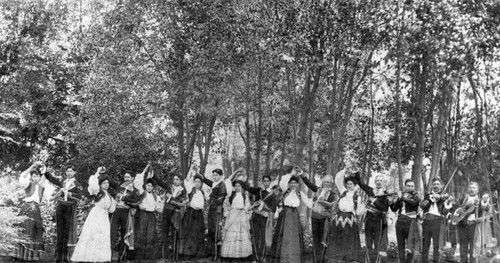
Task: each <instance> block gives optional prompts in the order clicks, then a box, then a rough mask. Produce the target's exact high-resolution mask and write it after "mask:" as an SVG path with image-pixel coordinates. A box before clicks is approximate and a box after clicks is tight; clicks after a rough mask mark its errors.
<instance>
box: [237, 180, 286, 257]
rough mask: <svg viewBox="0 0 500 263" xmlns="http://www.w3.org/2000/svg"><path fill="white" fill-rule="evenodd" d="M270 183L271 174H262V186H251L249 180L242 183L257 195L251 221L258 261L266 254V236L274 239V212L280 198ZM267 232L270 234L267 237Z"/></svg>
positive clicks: (246, 188)
mask: <svg viewBox="0 0 500 263" xmlns="http://www.w3.org/2000/svg"><path fill="white" fill-rule="evenodd" d="M270 185H271V177H270V176H269V175H264V176H262V188H261V187H251V186H250V185H249V184H248V183H247V182H245V183H243V184H242V185H241V186H242V187H243V189H245V191H247V192H249V193H251V194H253V195H254V196H255V203H254V205H253V206H252V208H253V213H252V218H251V220H250V223H251V225H252V239H253V240H252V241H253V244H254V250H255V251H254V255H255V259H256V261H257V262H262V261H263V260H264V257H265V255H266V253H265V252H266V238H268V240H269V238H270V239H272V233H273V231H272V227H273V223H272V222H273V219H274V212H276V207H277V206H278V203H279V198H278V197H277V196H276V195H275V194H274V191H273V190H272V189H271V188H270ZM269 228H271V229H269ZM266 233H267V235H270V236H267V237H266Z"/></svg>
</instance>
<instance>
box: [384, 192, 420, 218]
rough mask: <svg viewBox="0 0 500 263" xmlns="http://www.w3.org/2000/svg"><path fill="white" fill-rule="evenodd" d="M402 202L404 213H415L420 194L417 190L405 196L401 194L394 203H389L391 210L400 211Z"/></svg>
mask: <svg viewBox="0 0 500 263" xmlns="http://www.w3.org/2000/svg"><path fill="white" fill-rule="evenodd" d="M403 204H404V205H405V210H406V213H417V212H418V205H419V204H420V196H419V194H418V192H417V191H413V192H411V193H410V194H409V196H408V197H405V194H403V196H402V197H400V198H398V200H397V201H396V202H395V203H393V204H391V205H390V207H391V210H392V211H393V212H397V211H398V210H399V213H401V212H402V211H401V210H402V208H403Z"/></svg>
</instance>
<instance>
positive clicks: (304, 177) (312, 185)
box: [300, 173, 319, 193]
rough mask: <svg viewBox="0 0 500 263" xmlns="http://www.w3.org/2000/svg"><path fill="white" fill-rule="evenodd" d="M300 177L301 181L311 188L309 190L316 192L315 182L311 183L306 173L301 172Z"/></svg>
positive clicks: (317, 188)
mask: <svg viewBox="0 0 500 263" xmlns="http://www.w3.org/2000/svg"><path fill="white" fill-rule="evenodd" d="M300 178H302V181H303V182H304V184H305V185H306V186H307V188H309V189H311V191H313V192H315V193H316V192H318V190H319V187H317V186H316V185H315V184H313V183H311V181H309V179H308V178H307V174H306V173H303V174H302V176H301V177H300Z"/></svg>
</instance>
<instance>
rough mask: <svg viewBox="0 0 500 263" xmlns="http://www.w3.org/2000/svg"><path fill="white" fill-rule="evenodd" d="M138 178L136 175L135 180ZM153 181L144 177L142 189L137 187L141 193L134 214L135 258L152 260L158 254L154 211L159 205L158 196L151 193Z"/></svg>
mask: <svg viewBox="0 0 500 263" xmlns="http://www.w3.org/2000/svg"><path fill="white" fill-rule="evenodd" d="M138 178H140V176H139V175H137V176H136V178H135V180H137V179H138ZM153 189H154V183H153V180H151V179H146V181H145V183H144V190H142V188H139V192H141V191H142V193H141V201H139V209H138V210H137V213H138V215H136V218H137V221H136V225H135V236H136V238H135V248H136V255H135V259H146V260H153V259H157V258H158V257H159V255H160V253H159V252H160V251H159V248H158V240H159V239H158V233H157V230H156V222H157V220H156V215H155V212H156V210H157V209H158V207H159V204H158V201H159V200H158V197H157V196H156V194H155V193H153Z"/></svg>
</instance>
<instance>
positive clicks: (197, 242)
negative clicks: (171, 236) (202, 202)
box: [179, 188, 206, 257]
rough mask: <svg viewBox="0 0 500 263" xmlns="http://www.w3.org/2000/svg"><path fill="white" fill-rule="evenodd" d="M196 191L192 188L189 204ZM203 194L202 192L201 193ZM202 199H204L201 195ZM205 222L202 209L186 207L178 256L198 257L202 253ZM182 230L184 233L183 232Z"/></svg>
mask: <svg viewBox="0 0 500 263" xmlns="http://www.w3.org/2000/svg"><path fill="white" fill-rule="evenodd" d="M196 191H201V190H196V189H194V188H193V190H192V192H191V193H190V194H189V197H188V200H189V202H191V200H192V199H193V196H194V194H195V193H196ZM201 193H202V194H203V191H201ZM203 198H205V196H204V194H203ZM205 229H206V228H205V220H204V219H203V209H194V208H193V207H191V206H188V207H187V209H186V212H185V214H184V217H183V218H182V223H181V232H180V247H179V254H181V255H183V256H188V257H200V256H203V253H204V244H205V241H204V238H205ZM183 230H184V231H183Z"/></svg>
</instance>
